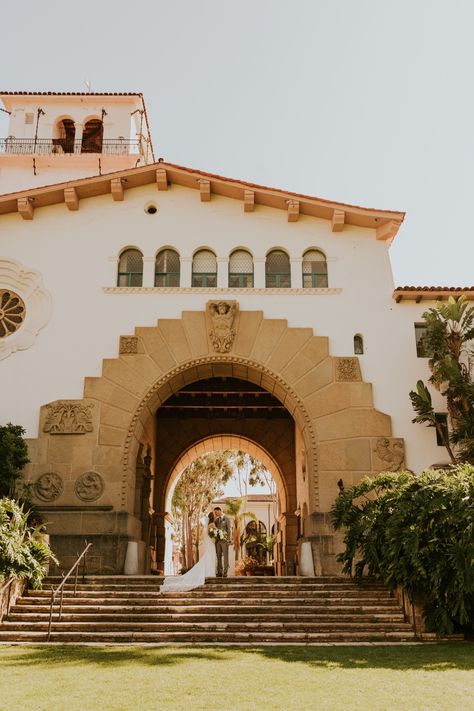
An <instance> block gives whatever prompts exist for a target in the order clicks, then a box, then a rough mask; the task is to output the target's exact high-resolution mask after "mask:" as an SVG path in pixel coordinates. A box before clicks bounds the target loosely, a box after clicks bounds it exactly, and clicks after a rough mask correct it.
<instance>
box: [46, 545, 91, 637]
mask: <svg viewBox="0 0 474 711" xmlns="http://www.w3.org/2000/svg"><path fill="white" fill-rule="evenodd" d="M91 546H92V543H87V541H86V547H85V548H84V550H83V551H82V553H81V554H80V555H79V554H78V558H77V560H76V562H75V563H74V565H73V566H72V568H71V569H70V570H69V572H68V573H67V575H65V576H64V575H63V579H62V580H61V582H60V583H59V585H58V587H57V588H56V590H55V589H54V587H53V586H52V585H51V603H50V606H49V624H48V636H47V639H46V641H47V642H49V638H50V637H51V626H52V624H53V605H54V601H55V599H56V597H57V595H58V593H59V592H60V593H61V597H60V601H59V617H58V620H57V621H58V622H61V617H62V614H63V593H64V585H65V584H66V581H67V579H68V578H69V576H70V575H72V573H73V572H74V571H76V574H75V577H74V595H76V593H77V576H78V573H79V563H80V562H81V560H82V559H84V566H83V569H82V582H84V579H85V576H86V555H87V551H88V550H89V548H90V547H91Z"/></svg>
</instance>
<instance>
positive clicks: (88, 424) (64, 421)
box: [43, 400, 94, 435]
mask: <svg viewBox="0 0 474 711" xmlns="http://www.w3.org/2000/svg"><path fill="white" fill-rule="evenodd" d="M46 407H47V414H46V420H45V423H44V427H43V431H44V432H48V433H49V434H51V435H57V434H86V433H87V432H92V430H93V428H94V427H93V423H92V408H93V407H94V405H93V404H89V405H85V404H84V403H82V402H76V401H72V400H62V401H60V402H55V403H52V404H51V405H47V406H46Z"/></svg>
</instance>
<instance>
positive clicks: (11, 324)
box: [0, 259, 51, 360]
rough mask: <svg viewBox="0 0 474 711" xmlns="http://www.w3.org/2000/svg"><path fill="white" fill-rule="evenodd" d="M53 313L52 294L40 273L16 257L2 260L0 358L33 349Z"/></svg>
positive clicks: (0, 266) (0, 274) (0, 275)
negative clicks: (41, 330) (40, 332)
mask: <svg viewBox="0 0 474 711" xmlns="http://www.w3.org/2000/svg"><path fill="white" fill-rule="evenodd" d="M50 314H51V297H50V295H49V293H48V292H47V291H46V289H45V288H44V286H43V279H42V277H41V274H40V273H39V272H37V271H35V270H34V269H29V268H28V267H25V266H24V265H23V264H20V262H17V261H15V260H14V259H0V360H2V359H3V358H7V357H8V356H9V355H11V354H12V353H14V352H15V351H19V350H25V349H26V348H30V346H32V345H33V343H34V342H35V339H36V336H37V335H38V332H39V331H40V329H42V328H43V327H44V326H45V325H46V324H47V323H48V321H49V317H50Z"/></svg>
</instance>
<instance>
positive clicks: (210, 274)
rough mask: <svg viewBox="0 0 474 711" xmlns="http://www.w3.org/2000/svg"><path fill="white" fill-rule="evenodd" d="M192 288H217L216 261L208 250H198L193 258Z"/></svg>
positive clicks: (214, 256) (212, 253)
mask: <svg viewBox="0 0 474 711" xmlns="http://www.w3.org/2000/svg"><path fill="white" fill-rule="evenodd" d="M191 285H192V286H202V287H208V286H209V287H214V286H217V261H216V255H215V254H214V252H211V250H210V249H200V250H199V252H196V254H195V255H194V257H193V276H192V282H191Z"/></svg>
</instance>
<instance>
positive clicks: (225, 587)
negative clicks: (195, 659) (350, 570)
mask: <svg viewBox="0 0 474 711" xmlns="http://www.w3.org/2000/svg"><path fill="white" fill-rule="evenodd" d="M160 583H161V578H157V577H153V576H127V577H125V576H100V577H99V576H97V577H93V576H87V577H86V579H85V581H84V583H82V584H79V585H78V588H77V594H76V596H75V597H74V596H73V585H68V584H66V586H65V592H64V601H63V612H62V619H61V621H60V622H59V621H57V612H58V611H59V605H58V604H57V605H55V615H54V618H53V620H55V621H53V625H52V633H51V638H50V642H55V643H75V644H77V643H98V644H104V643H110V644H144V643H152V644H167V645H169V644H237V645H238V644H242V645H258V644H318V643H332V642H334V643H335V642H339V643H347V644H351V643H358V642H405V641H408V642H409V641H411V642H413V641H414V640H415V635H414V632H413V629H412V627H411V625H410V624H409V623H407V622H405V621H404V618H403V613H402V611H401V609H400V608H399V607H398V605H397V602H396V600H395V599H394V598H393V597H391V595H390V592H389V591H388V590H387V589H386V588H384V587H383V586H382V585H379V584H377V583H374V582H365V584H364V585H363V586H357V585H355V584H354V583H353V582H352V581H350V580H349V579H347V578H342V577H320V578H298V577H281V578H272V577H236V578H226V579H222V578H208V579H207V580H206V584H205V585H203V586H201V587H199V588H196V589H194V590H192V591H190V592H179V593H178V592H168V593H165V594H160V592H159V586H160ZM51 584H53V585H54V586H57V585H58V584H59V579H58V578H49V579H47V580H46V581H45V584H44V589H43V590H40V591H35V590H30V591H29V592H28V593H27V594H26V595H25V596H24V597H21V598H19V599H18V600H17V602H16V604H15V605H14V606H13V607H12V609H11V610H10V613H9V615H8V617H7V619H6V620H5V621H4V622H3V623H2V624H1V625H0V642H37V643H44V642H45V641H46V639H47V632H48V620H49V600H50V586H51Z"/></svg>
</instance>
